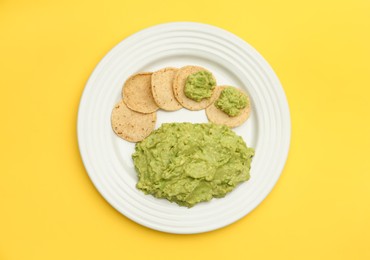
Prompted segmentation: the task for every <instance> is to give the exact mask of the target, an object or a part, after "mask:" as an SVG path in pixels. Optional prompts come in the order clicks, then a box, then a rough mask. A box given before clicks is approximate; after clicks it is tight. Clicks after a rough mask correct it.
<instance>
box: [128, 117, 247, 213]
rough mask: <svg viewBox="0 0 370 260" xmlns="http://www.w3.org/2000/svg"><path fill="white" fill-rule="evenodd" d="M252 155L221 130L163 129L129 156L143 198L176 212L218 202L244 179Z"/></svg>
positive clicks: (206, 127)
mask: <svg viewBox="0 0 370 260" xmlns="http://www.w3.org/2000/svg"><path fill="white" fill-rule="evenodd" d="M253 155H254V150H253V149H252V148H248V147H247V145H246V143H245V142H244V141H243V139H242V137H240V136H238V135H236V134H235V133H234V132H233V131H232V130H231V129H229V128H228V127H226V126H224V125H216V124H212V123H204V124H191V123H167V124H162V126H161V127H160V128H159V129H157V130H155V131H153V132H152V133H151V134H150V135H149V136H148V137H146V138H145V139H144V140H143V141H141V142H139V143H137V144H136V147H135V153H134V154H133V155H132V158H133V161H134V165H135V168H136V170H137V173H138V177H139V181H138V183H137V185H136V187H137V188H138V189H140V190H142V191H143V192H144V193H146V194H151V195H153V196H154V197H157V198H164V199H167V200H169V201H171V202H175V203H177V204H178V205H180V206H186V207H192V206H194V205H196V204H197V203H199V202H203V201H209V200H211V199H212V198H221V197H224V196H225V195H226V194H227V193H229V192H230V191H232V190H233V189H235V188H236V187H237V185H238V184H240V183H241V182H244V181H247V180H248V179H249V177H250V175H249V171H250V168H251V161H252V157H253Z"/></svg>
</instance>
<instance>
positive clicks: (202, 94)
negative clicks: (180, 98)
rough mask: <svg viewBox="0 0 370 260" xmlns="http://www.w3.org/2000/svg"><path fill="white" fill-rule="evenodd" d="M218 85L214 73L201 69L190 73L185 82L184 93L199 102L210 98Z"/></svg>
mask: <svg viewBox="0 0 370 260" xmlns="http://www.w3.org/2000/svg"><path fill="white" fill-rule="evenodd" d="M215 86H216V80H215V78H214V77H213V75H212V73H210V72H208V71H205V70H204V71H199V72H196V73H193V74H190V75H189V76H188V78H187V79H186V82H185V88H184V93H185V96H187V97H188V98H190V99H192V100H195V101H197V102H200V101H202V99H207V98H210V97H211V96H212V94H213V90H214V88H215Z"/></svg>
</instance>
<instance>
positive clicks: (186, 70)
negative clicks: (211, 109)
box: [173, 66, 216, 111]
mask: <svg viewBox="0 0 370 260" xmlns="http://www.w3.org/2000/svg"><path fill="white" fill-rule="evenodd" d="M204 70H205V71H208V70H206V69H205V68H202V67H199V66H185V67H182V68H181V69H179V70H178V71H177V73H176V76H175V79H174V80H173V93H174V95H175V98H176V99H177V101H179V103H180V104H181V105H182V106H183V107H185V108H187V109H189V110H193V111H195V110H201V109H204V108H206V107H208V106H209V105H210V104H212V103H213V101H214V100H215V97H216V95H215V91H213V94H212V96H211V97H210V98H208V99H203V100H202V101H200V102H197V101H194V100H192V99H190V98H188V97H187V96H186V95H185V93H184V88H185V83H186V79H187V78H188V76H189V75H190V74H193V73H196V72H199V71H204Z"/></svg>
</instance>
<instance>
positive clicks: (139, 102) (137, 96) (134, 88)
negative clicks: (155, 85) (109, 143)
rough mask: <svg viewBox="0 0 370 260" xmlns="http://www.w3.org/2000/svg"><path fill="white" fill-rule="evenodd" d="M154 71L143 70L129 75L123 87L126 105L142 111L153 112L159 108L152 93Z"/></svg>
mask: <svg viewBox="0 0 370 260" xmlns="http://www.w3.org/2000/svg"><path fill="white" fill-rule="evenodd" d="M151 81H152V73H151V72H142V73H137V74H134V75H132V76H131V77H129V78H128V79H127V80H126V82H125V84H124V85H123V89H122V98H123V101H124V102H125V103H126V105H127V106H128V107H129V108H130V109H132V110H134V111H136V112H140V113H145V114H146V113H153V112H155V111H157V110H158V108H159V107H158V106H157V104H156V103H155V101H154V98H153V94H152V84H151Z"/></svg>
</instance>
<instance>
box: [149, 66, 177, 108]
mask: <svg viewBox="0 0 370 260" xmlns="http://www.w3.org/2000/svg"><path fill="white" fill-rule="evenodd" d="M177 71H178V69H177V68H172V67H168V68H164V69H161V70H158V71H156V72H154V73H153V74H152V94H153V98H154V101H155V103H157V105H158V106H159V107H160V108H161V109H163V110H166V111H176V110H179V109H181V108H182V105H181V104H180V103H179V102H178V101H177V99H176V98H175V96H174V94H173V89H172V84H173V79H174V78H175V75H176V72H177Z"/></svg>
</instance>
